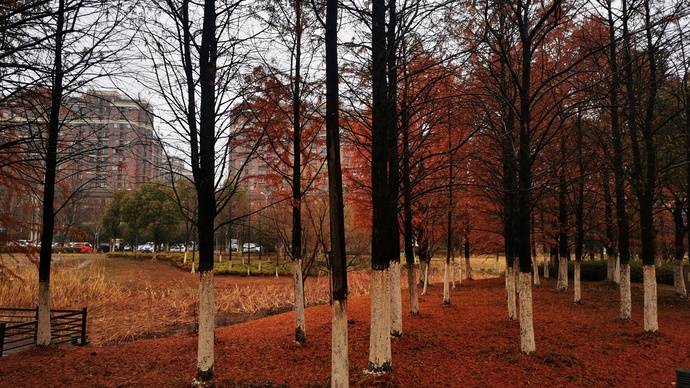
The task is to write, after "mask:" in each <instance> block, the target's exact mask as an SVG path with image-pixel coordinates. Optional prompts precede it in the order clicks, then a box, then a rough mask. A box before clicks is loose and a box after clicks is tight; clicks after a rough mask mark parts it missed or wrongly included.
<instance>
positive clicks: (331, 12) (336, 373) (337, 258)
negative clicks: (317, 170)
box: [326, 0, 350, 388]
mask: <svg viewBox="0 0 690 388" xmlns="http://www.w3.org/2000/svg"><path fill="white" fill-rule="evenodd" d="M326 7H327V8H326V145H327V158H328V204H329V206H328V208H329V218H330V239H331V255H330V256H331V276H332V279H331V283H332V285H333V286H332V289H333V294H332V300H333V318H332V327H331V387H333V388H347V387H348V385H349V379H350V375H349V366H348V339H347V337H348V334H347V258H346V251H345V221H344V215H343V213H344V210H343V183H342V172H341V168H340V132H339V122H338V121H339V114H338V109H339V108H338V105H339V102H338V101H339V95H338V1H337V0H328V3H327V5H326Z"/></svg>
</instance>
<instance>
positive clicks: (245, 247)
mask: <svg viewBox="0 0 690 388" xmlns="http://www.w3.org/2000/svg"><path fill="white" fill-rule="evenodd" d="M262 249H263V248H262V247H261V245H259V244H256V243H244V244H242V253H261V251H262Z"/></svg>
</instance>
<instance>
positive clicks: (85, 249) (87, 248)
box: [70, 242, 93, 253]
mask: <svg viewBox="0 0 690 388" xmlns="http://www.w3.org/2000/svg"><path fill="white" fill-rule="evenodd" d="M70 246H72V247H75V248H79V253H92V252H93V246H92V245H91V243H88V242H75V243H71V244H70Z"/></svg>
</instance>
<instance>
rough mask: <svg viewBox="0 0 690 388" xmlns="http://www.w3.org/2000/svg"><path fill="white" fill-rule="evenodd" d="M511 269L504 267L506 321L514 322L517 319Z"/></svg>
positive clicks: (513, 278) (513, 279) (513, 277)
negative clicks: (506, 305) (506, 303)
mask: <svg viewBox="0 0 690 388" xmlns="http://www.w3.org/2000/svg"><path fill="white" fill-rule="evenodd" d="M513 271H514V269H513V267H511V266H507V267H506V294H507V302H508V319H509V320H511V321H514V320H515V319H516V318H517V307H516V305H515V275H514V274H513Z"/></svg>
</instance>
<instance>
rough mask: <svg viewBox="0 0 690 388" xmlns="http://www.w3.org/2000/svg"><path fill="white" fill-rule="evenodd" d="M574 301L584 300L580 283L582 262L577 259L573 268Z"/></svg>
mask: <svg viewBox="0 0 690 388" xmlns="http://www.w3.org/2000/svg"><path fill="white" fill-rule="evenodd" d="M573 302H575V303H577V304H579V303H580V302H582V289H581V284H580V262H579V261H575V264H574V268H573Z"/></svg>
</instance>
